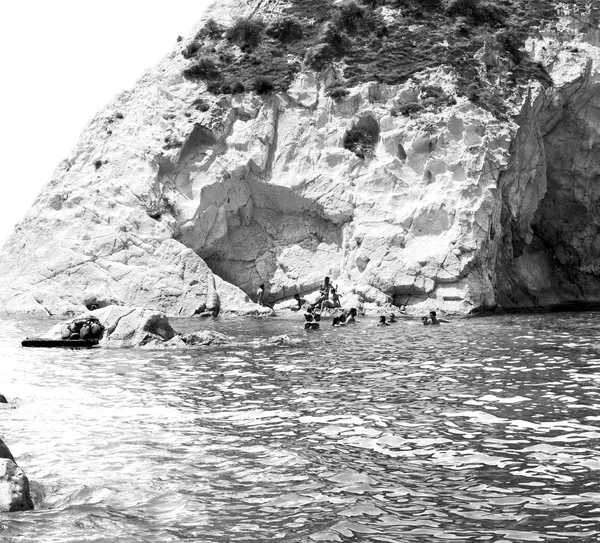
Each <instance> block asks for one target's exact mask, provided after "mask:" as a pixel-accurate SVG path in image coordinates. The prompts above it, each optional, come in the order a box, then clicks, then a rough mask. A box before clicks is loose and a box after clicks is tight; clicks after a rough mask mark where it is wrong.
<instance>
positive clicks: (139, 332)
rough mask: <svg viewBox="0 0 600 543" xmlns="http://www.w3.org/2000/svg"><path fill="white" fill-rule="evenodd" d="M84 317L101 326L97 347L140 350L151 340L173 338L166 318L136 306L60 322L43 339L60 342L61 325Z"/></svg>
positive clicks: (94, 312)
mask: <svg viewBox="0 0 600 543" xmlns="http://www.w3.org/2000/svg"><path fill="white" fill-rule="evenodd" d="M88 317H94V318H96V319H98V320H99V321H100V323H101V324H102V326H103V327H104V336H103V338H102V340H101V345H105V346H108V347H141V346H143V345H145V344H147V343H150V342H154V341H158V342H164V341H168V340H169V339H171V338H172V337H174V336H175V330H173V328H172V327H171V325H170V324H169V319H168V318H167V317H166V315H165V314H164V313H161V312H160V311H152V310H150V309H143V308H140V307H123V306H108V307H104V308H102V309H97V310H96V311H91V312H89V313H84V314H82V315H79V316H78V317H75V318H74V319H70V320H68V321H64V322H61V323H59V324H57V325H55V326H54V327H53V328H52V329H51V330H50V331H49V332H47V333H46V334H44V336H43V337H44V338H48V339H60V338H61V337H62V334H63V331H64V329H65V326H68V325H70V324H71V323H73V322H76V321H78V320H82V319H86V318H88Z"/></svg>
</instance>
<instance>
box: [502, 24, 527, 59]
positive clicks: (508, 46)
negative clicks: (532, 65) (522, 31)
mask: <svg viewBox="0 0 600 543" xmlns="http://www.w3.org/2000/svg"><path fill="white" fill-rule="evenodd" d="M495 38H496V42H497V43H498V45H500V47H502V48H503V49H504V50H505V51H506V52H507V53H508V54H509V55H510V56H511V57H512V58H513V59H514V61H515V62H516V63H517V64H519V63H520V62H521V61H522V60H524V59H525V57H526V55H525V52H524V51H523V49H522V48H523V46H524V45H525V40H524V38H523V37H522V36H520V35H519V34H518V33H517V32H516V31H515V30H508V29H502V30H500V31H498V32H497V33H496V36H495Z"/></svg>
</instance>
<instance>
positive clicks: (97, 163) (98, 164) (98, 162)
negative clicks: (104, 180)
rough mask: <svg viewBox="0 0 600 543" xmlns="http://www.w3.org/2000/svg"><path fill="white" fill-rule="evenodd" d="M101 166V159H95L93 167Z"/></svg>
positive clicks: (98, 167)
mask: <svg viewBox="0 0 600 543" xmlns="http://www.w3.org/2000/svg"><path fill="white" fill-rule="evenodd" d="M101 167H102V161H101V160H96V162H94V168H96V169H97V170H99V169H100V168H101Z"/></svg>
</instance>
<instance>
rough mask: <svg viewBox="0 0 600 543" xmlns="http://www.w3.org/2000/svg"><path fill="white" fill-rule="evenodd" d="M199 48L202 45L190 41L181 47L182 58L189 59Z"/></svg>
mask: <svg viewBox="0 0 600 543" xmlns="http://www.w3.org/2000/svg"><path fill="white" fill-rule="evenodd" d="M201 48H202V46H201V45H200V44H199V43H198V42H197V41H192V42H190V43H188V44H187V45H186V46H185V47H184V48H183V50H182V51H181V54H182V55H183V58H187V59H190V58H192V57H193V56H195V55H196V53H197V52H198V51H200V49H201Z"/></svg>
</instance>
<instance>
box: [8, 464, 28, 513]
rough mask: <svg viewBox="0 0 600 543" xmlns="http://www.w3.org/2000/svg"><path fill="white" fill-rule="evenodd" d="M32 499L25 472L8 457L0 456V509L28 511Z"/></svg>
mask: <svg viewBox="0 0 600 543" xmlns="http://www.w3.org/2000/svg"><path fill="white" fill-rule="evenodd" d="M30 509H33V500H32V499H31V494H30V492H29V480H28V479H27V476H26V475H25V472H24V471H23V470H22V469H21V468H20V467H19V466H17V464H15V462H14V461H13V460H11V459H10V458H0V511H4V512H13V511H29V510H30Z"/></svg>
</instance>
